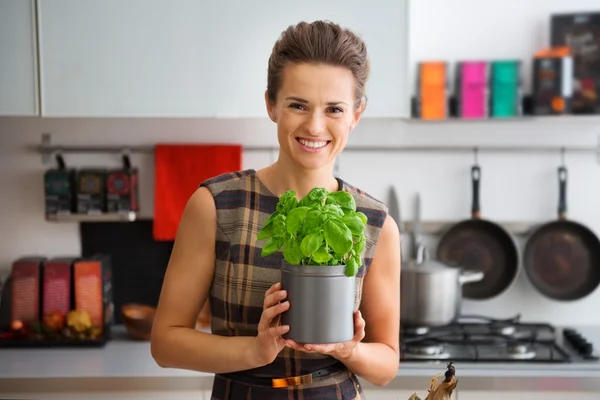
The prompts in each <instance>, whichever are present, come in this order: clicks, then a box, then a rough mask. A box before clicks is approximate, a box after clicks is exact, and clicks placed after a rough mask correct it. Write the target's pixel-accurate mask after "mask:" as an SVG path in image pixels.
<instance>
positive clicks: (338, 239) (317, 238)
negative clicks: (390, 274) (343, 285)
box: [258, 188, 367, 277]
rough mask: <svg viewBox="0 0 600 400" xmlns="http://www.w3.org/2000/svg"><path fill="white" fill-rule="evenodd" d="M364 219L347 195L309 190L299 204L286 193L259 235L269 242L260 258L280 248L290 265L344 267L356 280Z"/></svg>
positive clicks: (360, 258)
mask: <svg viewBox="0 0 600 400" xmlns="http://www.w3.org/2000/svg"><path fill="white" fill-rule="evenodd" d="M366 224H367V216H366V215H365V214H364V213H362V212H360V211H356V202H355V201H354V197H352V195H351V194H350V193H348V192H344V191H337V192H331V193H329V192H328V191H327V190H326V189H324V188H314V189H312V190H311V191H310V192H309V193H308V194H307V195H306V196H304V198H302V199H301V200H300V201H298V200H297V199H296V192H295V191H293V190H288V191H287V192H286V193H284V194H283V196H281V197H280V198H279V201H278V203H277V208H276V210H275V212H273V214H271V215H270V216H269V217H268V218H267V220H266V221H265V224H264V225H263V227H262V228H261V230H260V232H259V233H258V240H265V239H269V240H268V242H267V243H266V244H265V246H264V247H263V249H262V252H261V255H262V256H268V255H270V254H273V253H275V252H277V251H280V250H281V248H282V247H283V258H284V259H285V260H286V261H287V262H288V263H289V264H292V265H311V266H312V265H314V266H334V265H345V267H346V270H345V271H346V272H345V274H346V276H349V277H351V276H355V275H356V274H357V272H358V269H359V268H360V267H361V266H362V257H361V255H362V252H363V250H364V248H365V240H366V237H365V226H366Z"/></svg>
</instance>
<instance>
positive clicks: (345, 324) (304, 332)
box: [281, 260, 356, 344]
mask: <svg viewBox="0 0 600 400" xmlns="http://www.w3.org/2000/svg"><path fill="white" fill-rule="evenodd" d="M345 269H346V267H345V266H334V267H322V266H310V265H290V264H288V263H287V262H286V261H285V260H283V261H282V264H281V284H282V286H283V289H285V290H286V291H287V293H288V296H287V299H288V300H289V302H290V308H289V309H288V310H287V311H286V312H284V313H283V314H282V317H281V323H282V325H289V326H290V330H289V331H288V332H287V334H285V335H284V337H285V338H286V339H291V340H294V341H295V342H298V343H313V344H319V343H323V344H325V343H338V342H346V341H349V340H352V338H353V337H354V315H353V314H354V301H355V291H356V278H355V277H347V276H346V275H345Z"/></svg>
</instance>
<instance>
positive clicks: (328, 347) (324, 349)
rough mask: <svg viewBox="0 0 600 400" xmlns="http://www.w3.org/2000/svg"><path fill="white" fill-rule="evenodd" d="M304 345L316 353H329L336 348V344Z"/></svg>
mask: <svg viewBox="0 0 600 400" xmlns="http://www.w3.org/2000/svg"><path fill="white" fill-rule="evenodd" d="M304 347H306V348H307V349H308V350H311V351H313V352H315V353H321V354H329V353H331V352H332V351H334V350H335V344H307V345H305V346H304Z"/></svg>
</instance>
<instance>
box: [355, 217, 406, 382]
mask: <svg viewBox="0 0 600 400" xmlns="http://www.w3.org/2000/svg"><path fill="white" fill-rule="evenodd" d="M360 311H361V314H362V316H363V319H364V320H365V338H364V340H363V341H362V342H360V343H358V344H357V345H356V347H355V350H354V352H353V354H352V355H351V356H350V358H349V359H347V360H344V364H346V366H347V367H348V368H349V369H350V370H352V371H353V372H354V373H355V374H356V375H359V376H361V377H363V378H364V379H366V380H367V381H369V382H371V383H373V384H375V385H380V386H382V385H387V384H388V383H389V382H390V381H391V380H393V379H394V377H395V376H396V373H397V372H398V365H399V363H400V354H399V347H400V345H399V342H400V233H399V232H398V226H397V225H396V223H395V221H394V220H393V219H392V218H391V217H390V216H388V217H387V218H386V221H385V223H384V225H383V228H382V231H381V234H380V237H379V242H378V244H377V248H376V250H375V256H374V258H373V262H372V263H371V266H370V268H369V272H368V274H367V276H366V277H365V281H364V284H363V297H362V303H361V307H360Z"/></svg>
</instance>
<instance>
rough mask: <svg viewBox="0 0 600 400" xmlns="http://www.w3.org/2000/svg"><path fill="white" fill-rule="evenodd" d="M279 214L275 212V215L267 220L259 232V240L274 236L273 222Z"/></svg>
mask: <svg viewBox="0 0 600 400" xmlns="http://www.w3.org/2000/svg"><path fill="white" fill-rule="evenodd" d="M278 215H279V213H278V212H277V211H275V212H274V213H273V214H271V215H269V216H268V217H267V219H266V220H265V223H264V225H263V226H262V228H260V231H258V236H257V240H264V239H268V238H270V237H271V236H273V220H274V219H275V217H277V216H278Z"/></svg>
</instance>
